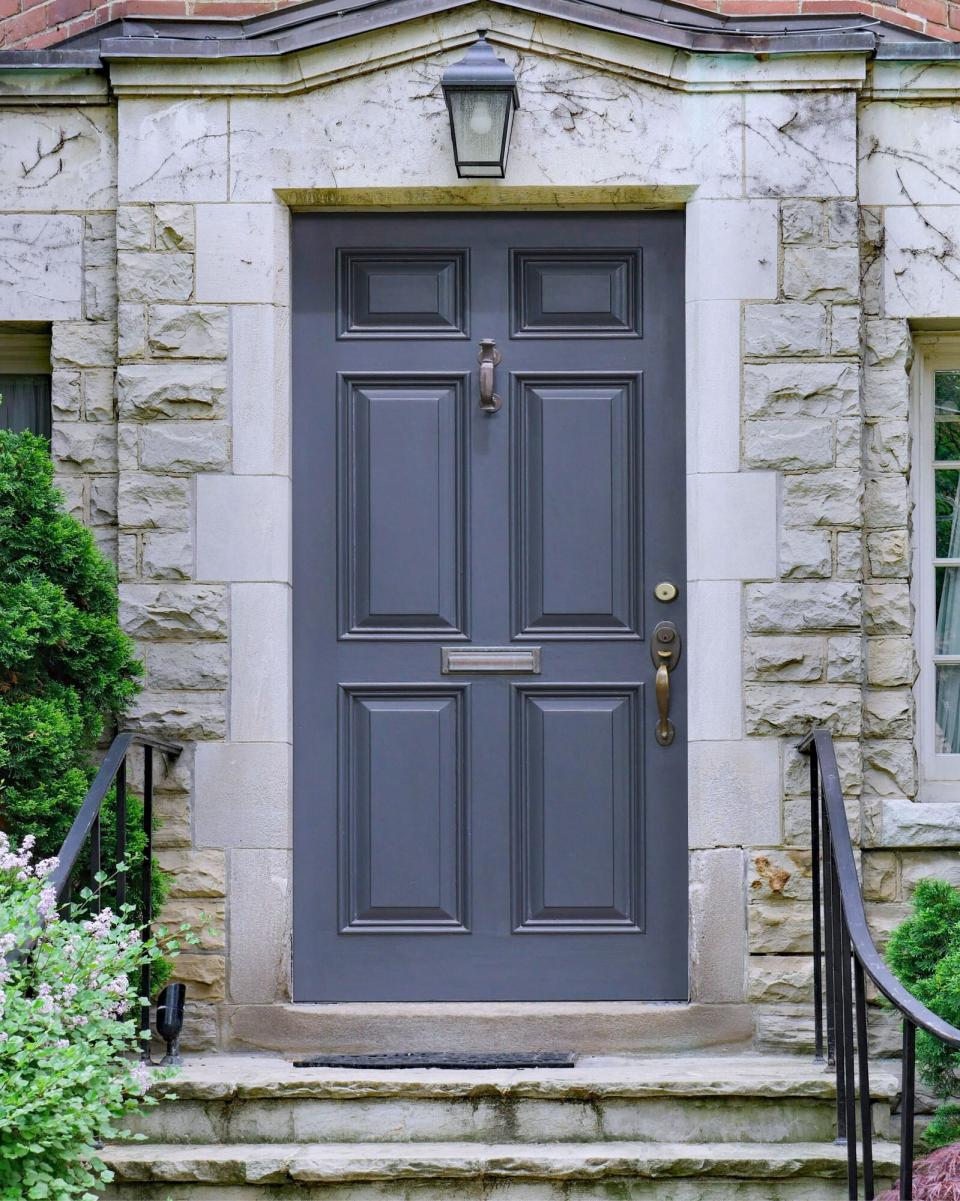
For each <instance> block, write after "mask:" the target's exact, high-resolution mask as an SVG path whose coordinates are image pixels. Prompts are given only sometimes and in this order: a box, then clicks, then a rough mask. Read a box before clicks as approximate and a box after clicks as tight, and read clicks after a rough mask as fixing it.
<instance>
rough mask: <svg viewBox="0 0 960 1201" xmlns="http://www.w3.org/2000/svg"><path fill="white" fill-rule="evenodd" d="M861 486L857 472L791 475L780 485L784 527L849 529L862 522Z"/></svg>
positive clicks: (820, 472) (822, 472)
mask: <svg viewBox="0 0 960 1201" xmlns="http://www.w3.org/2000/svg"><path fill="white" fill-rule="evenodd" d="M862 495H863V486H862V484H861V482H860V473H859V472H857V471H819V472H811V473H810V474H806V475H791V476H788V477H787V478H786V479H785V480H784V482H783V510H782V511H783V523H784V525H788V526H806V527H809V526H818V525H852V526H857V525H859V524H860V521H861V505H860V501H861V496H862Z"/></svg>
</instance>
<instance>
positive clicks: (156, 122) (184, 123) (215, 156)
mask: <svg viewBox="0 0 960 1201" xmlns="http://www.w3.org/2000/svg"><path fill="white" fill-rule="evenodd" d="M120 139H121V141H122V143H123V147H124V153H123V154H122V155H121V156H120V163H119V171H118V187H119V196H120V200H121V201H138V200H147V201H154V202H156V201H180V202H182V201H196V200H226V199H227V146H228V139H227V101H226V100H224V99H219V98H218V99H202V100H196V99H192V98H189V99H182V98H180V97H172V98H166V97H165V98H162V99H153V98H150V99H139V98H134V99H131V98H129V97H128V98H127V99H126V100H125V102H124V103H123V104H122V105H121V106H120Z"/></svg>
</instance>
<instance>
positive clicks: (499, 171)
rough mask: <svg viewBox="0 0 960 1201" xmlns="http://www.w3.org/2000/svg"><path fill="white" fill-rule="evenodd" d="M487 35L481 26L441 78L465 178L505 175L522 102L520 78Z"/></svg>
mask: <svg viewBox="0 0 960 1201" xmlns="http://www.w3.org/2000/svg"><path fill="white" fill-rule="evenodd" d="M486 35H487V31H486V30H485V29H481V30H480V31H479V37H478V39H477V41H475V42H474V43H473V45H472V46H471V47H470V49H469V50H468V51H467V53H466V54H465V55H464V57H463V58H462V59H461V60H460V62H458V63H454V64H453V66H451V67H448V68H447V69H446V71H444V73H443V78H442V79H441V80H440V86H441V87H442V88H443V96H444V99H445V100H446V102H447V110H448V112H449V113H450V132H451V134H452V135H453V157H454V159H455V160H456V164H457V174H458V175H459V176H460V177H461V178H468V179H469V178H486V179H490V178H492V179H503V177H504V176H505V175H506V173H507V152H508V150H509V149H510V131H511V129H512V128H513V114H514V110H515V109H517V108H519V107H520V96H519V94H518V92H517V78H516V76H515V75H514V73H513V71H512V70H511V69H510V67H508V66H507V64H506V63H505V62H504V61H503V59H502V58H497V56H496V54H494V52H493V49H492V48H491V46H490V45H489V43H488V42H487V36H486Z"/></svg>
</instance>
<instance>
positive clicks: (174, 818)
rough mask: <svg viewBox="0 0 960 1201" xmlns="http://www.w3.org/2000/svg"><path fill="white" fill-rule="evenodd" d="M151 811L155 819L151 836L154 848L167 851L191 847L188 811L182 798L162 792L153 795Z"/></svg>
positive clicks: (191, 833)
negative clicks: (154, 828) (155, 827)
mask: <svg viewBox="0 0 960 1201" xmlns="http://www.w3.org/2000/svg"><path fill="white" fill-rule="evenodd" d="M153 811H154V815H155V816H156V819H157V829H156V830H155V831H154V835H153V845H154V847H156V848H157V849H160V848H161V847H162V848H164V849H168V848H172V847H189V846H191V845H192V843H193V830H192V829H191V826H190V811H189V808H188V806H187V804H186V803H185V801H184V798H183V797H182V796H172V795H170V794H169V793H164V792H161V793H154V798H153Z"/></svg>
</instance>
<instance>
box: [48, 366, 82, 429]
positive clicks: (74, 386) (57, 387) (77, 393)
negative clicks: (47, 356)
mask: <svg viewBox="0 0 960 1201" xmlns="http://www.w3.org/2000/svg"><path fill="white" fill-rule="evenodd" d="M80 379H81V376H80V372H79V371H52V372H51V373H50V407H51V409H52V411H53V418H54V420H55V421H56V419H57V418H58V417H59V418H66V419H68V420H77V418H79V416H80V410H81V408H82V405H83V391H82V389H81V386H80Z"/></svg>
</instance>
